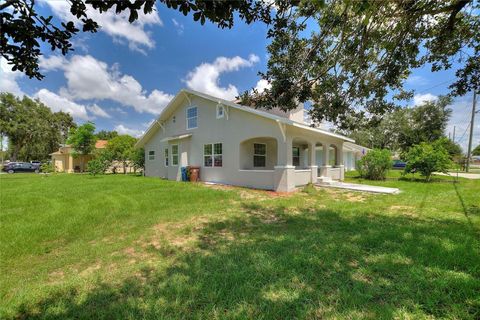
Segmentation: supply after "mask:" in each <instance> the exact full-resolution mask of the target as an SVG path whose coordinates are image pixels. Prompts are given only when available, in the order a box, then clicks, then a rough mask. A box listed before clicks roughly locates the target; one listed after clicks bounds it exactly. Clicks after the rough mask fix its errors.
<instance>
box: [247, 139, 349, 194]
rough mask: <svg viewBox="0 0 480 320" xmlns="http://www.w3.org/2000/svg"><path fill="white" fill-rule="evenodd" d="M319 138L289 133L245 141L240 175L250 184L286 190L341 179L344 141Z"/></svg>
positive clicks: (342, 177) (342, 175)
mask: <svg viewBox="0 0 480 320" xmlns="http://www.w3.org/2000/svg"><path fill="white" fill-rule="evenodd" d="M318 140H319V139H315V140H314V139H308V138H305V137H299V138H295V137H288V136H287V137H285V139H283V140H282V139H277V138H275V137H254V138H250V139H247V140H244V141H242V142H241V143H240V147H239V169H238V171H239V174H241V175H243V178H244V179H245V182H247V180H248V181H249V182H250V183H249V184H251V185H257V186H261V188H265V189H273V190H277V191H287V192H288V191H292V190H293V189H294V188H296V187H299V186H303V185H306V184H308V183H317V182H322V181H325V180H328V181H331V180H340V181H341V180H343V179H344V166H343V151H342V148H343V141H342V140H340V139H338V141H332V140H333V139H330V141H328V140H327V139H325V140H323V141H318ZM242 180H243V179H242Z"/></svg>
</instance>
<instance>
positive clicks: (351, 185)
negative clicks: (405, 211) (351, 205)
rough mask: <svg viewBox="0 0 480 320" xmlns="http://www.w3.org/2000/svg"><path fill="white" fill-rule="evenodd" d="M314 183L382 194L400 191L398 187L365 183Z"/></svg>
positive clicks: (327, 186) (321, 185)
mask: <svg viewBox="0 0 480 320" xmlns="http://www.w3.org/2000/svg"><path fill="white" fill-rule="evenodd" d="M316 185H317V186H319V187H326V188H337V189H346V190H354V191H363V192H373V193H384V194H398V193H400V189H398V188H387V187H378V186H370V185H366V184H358V183H346V182H338V181H332V182H330V183H317V184H316Z"/></svg>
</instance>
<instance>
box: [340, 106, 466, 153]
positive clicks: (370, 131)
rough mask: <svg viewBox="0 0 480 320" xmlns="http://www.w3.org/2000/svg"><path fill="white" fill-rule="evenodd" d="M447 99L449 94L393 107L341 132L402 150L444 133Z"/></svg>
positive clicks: (361, 141)
mask: <svg viewBox="0 0 480 320" xmlns="http://www.w3.org/2000/svg"><path fill="white" fill-rule="evenodd" d="M450 102H451V99H450V98H448V97H440V98H439V99H438V100H437V101H427V102H424V103H423V104H421V105H419V106H416V107H413V108H405V107H403V108H395V109H394V110H393V111H392V112H390V113H388V114H386V115H384V116H383V117H382V118H380V119H379V120H378V121H377V122H376V123H373V124H372V123H370V124H368V123H365V122H363V123H361V125H360V126H359V127H360V129H359V130H353V131H349V130H345V131H341V133H343V134H346V135H348V136H350V137H352V138H353V139H355V141H356V142H357V143H358V144H361V145H364V146H366V147H369V148H387V149H390V150H392V151H400V153H402V154H404V153H406V152H407V151H408V149H409V148H410V147H411V146H413V145H415V144H419V143H421V142H434V141H436V140H438V139H440V138H442V137H444V132H445V129H446V127H447V124H448V121H449V119H450V115H451V112H452V110H451V109H449V108H448V105H449V104H450ZM446 147H452V148H453V146H446ZM457 151H458V149H457ZM452 152H454V150H453V149H452ZM460 153H461V150H460Z"/></svg>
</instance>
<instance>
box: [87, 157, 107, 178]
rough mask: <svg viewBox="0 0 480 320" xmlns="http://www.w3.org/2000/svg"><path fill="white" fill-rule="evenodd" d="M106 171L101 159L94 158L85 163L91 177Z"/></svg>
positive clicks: (104, 163) (105, 165)
mask: <svg viewBox="0 0 480 320" xmlns="http://www.w3.org/2000/svg"><path fill="white" fill-rule="evenodd" d="M107 169H108V164H107V163H106V162H105V161H103V160H102V159H101V158H95V159H92V160H90V161H88V163H87V171H88V173H90V174H91V175H93V176H95V175H97V174H103V173H105V171H107Z"/></svg>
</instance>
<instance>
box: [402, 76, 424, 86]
mask: <svg viewBox="0 0 480 320" xmlns="http://www.w3.org/2000/svg"><path fill="white" fill-rule="evenodd" d="M406 82H407V83H408V84H409V85H412V86H416V85H417V86H421V85H426V84H428V83H429V81H428V79H427V78H425V77H422V76H413V75H410V76H409V77H408V78H407V81H406Z"/></svg>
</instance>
